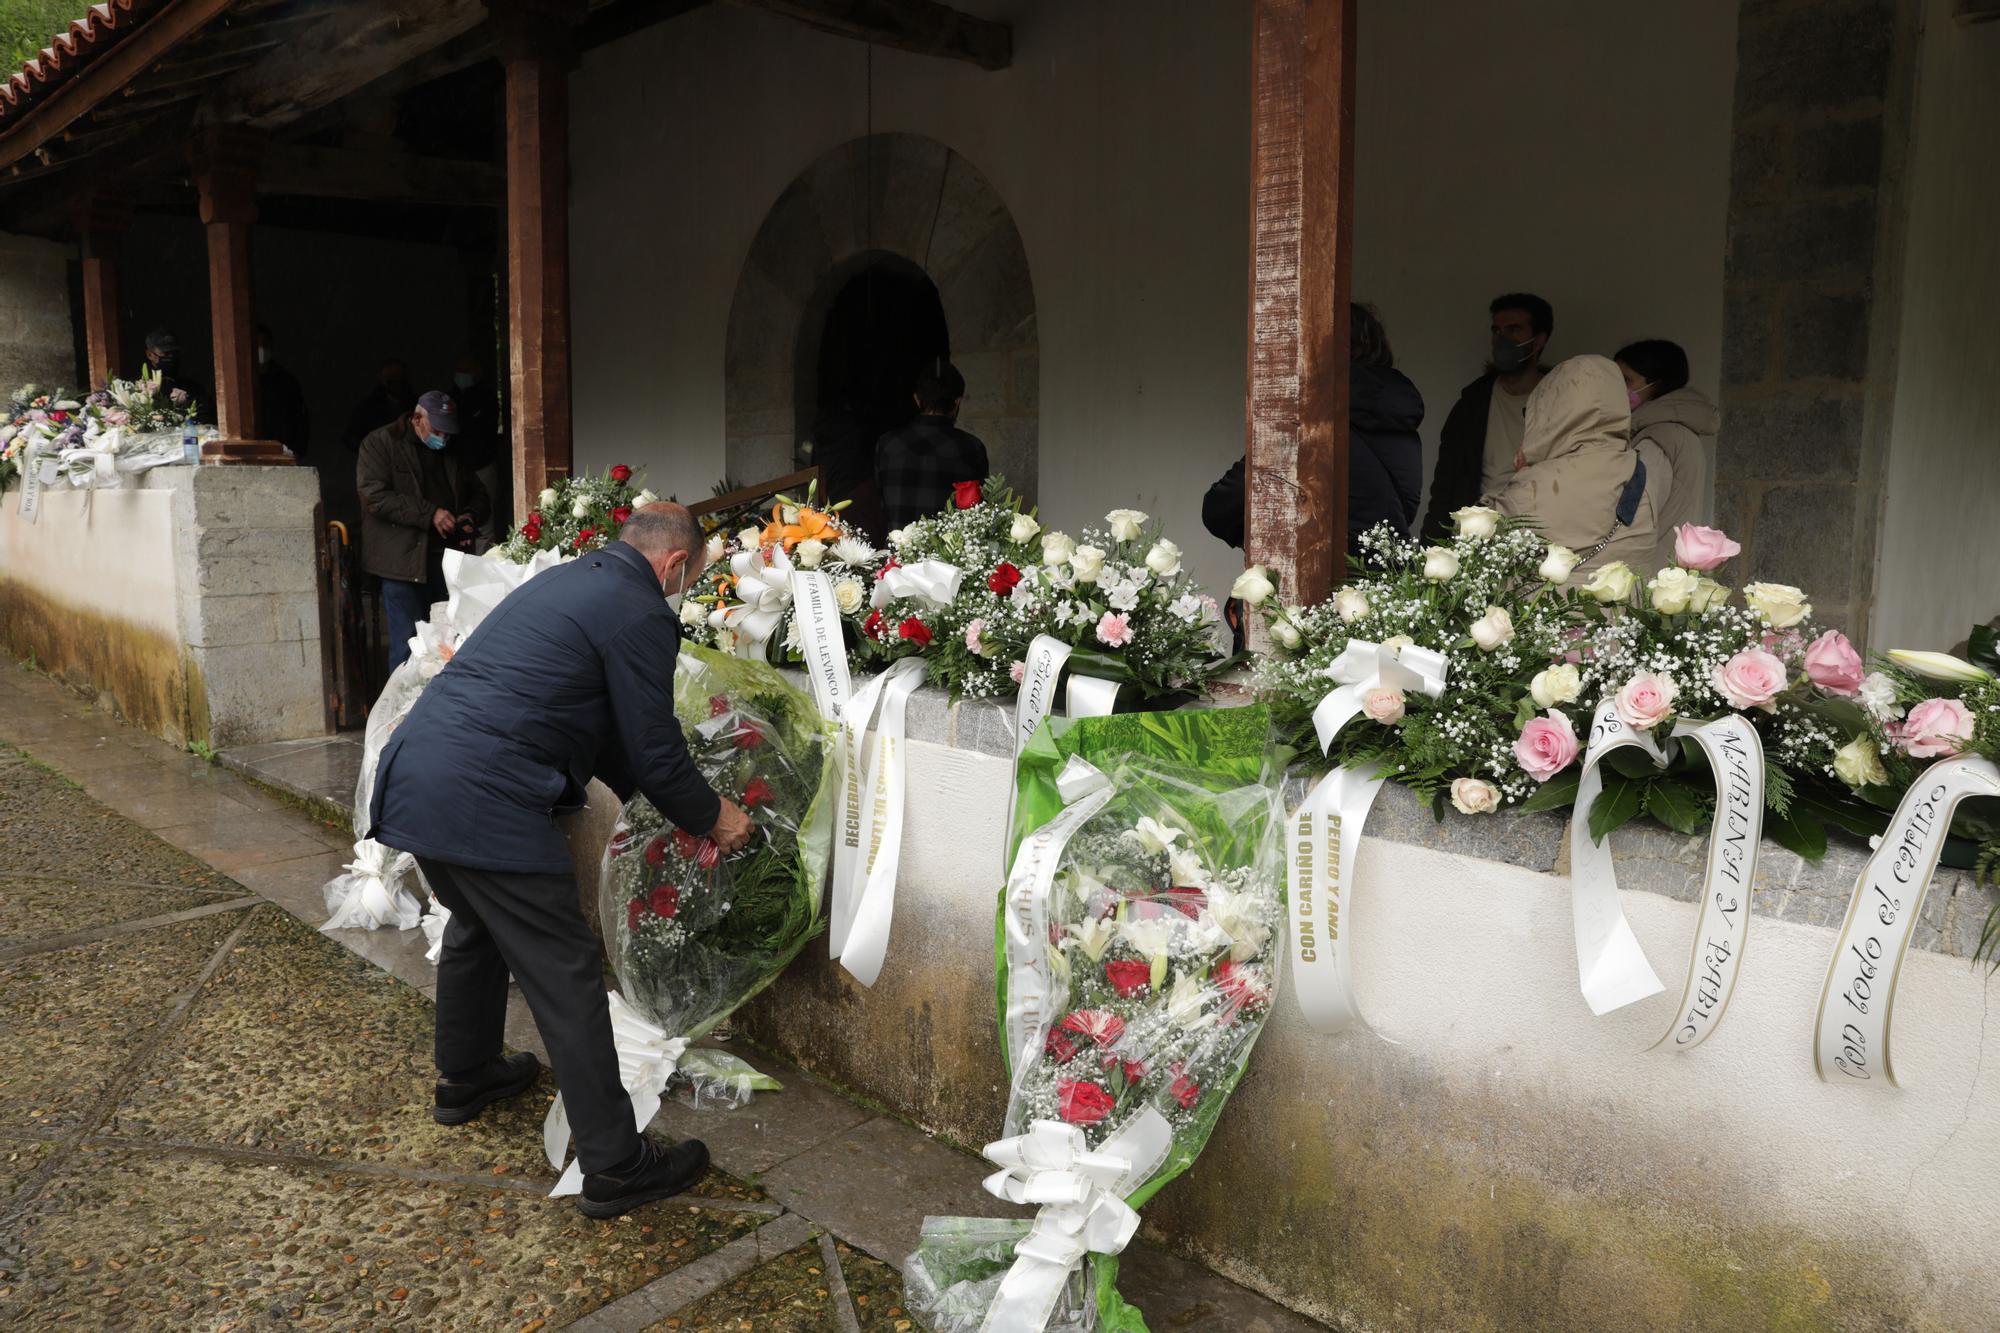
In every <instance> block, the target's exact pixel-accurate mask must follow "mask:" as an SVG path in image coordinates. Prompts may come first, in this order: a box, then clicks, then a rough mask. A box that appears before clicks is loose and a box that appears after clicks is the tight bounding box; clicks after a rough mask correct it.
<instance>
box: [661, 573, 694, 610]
mask: <svg viewBox="0 0 2000 1333" xmlns="http://www.w3.org/2000/svg"><path fill="white" fill-rule="evenodd" d="M690 563H692V562H690ZM681 569H682V571H683V576H682V583H681V590H680V591H679V592H669V593H667V605H668V606H669V607H671V608H673V612H674V614H675V615H679V614H680V613H681V598H683V597H685V596H687V581H686V575H685V571H686V569H687V565H682V566H681ZM660 591H662V592H666V585H665V584H661V585H660Z"/></svg>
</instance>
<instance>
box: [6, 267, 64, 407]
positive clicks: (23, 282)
mask: <svg viewBox="0 0 2000 1333" xmlns="http://www.w3.org/2000/svg"><path fill="white" fill-rule="evenodd" d="M69 258H70V248H69V247H68V246H63V245H58V244H56V243H55V242H54V241H43V240H37V239H35V238H33V237H29V236H10V235H6V234H4V233H0V396H4V395H5V394H9V393H12V392H13V391H14V390H15V389H18V388H19V387H21V386H22V385H23V384H36V385H40V386H41V387H42V388H44V389H53V388H56V387H58V386H60V387H64V388H74V387H75V386H76V383H77V380H78V376H77V366H76V338H75V334H74V331H73V330H72V328H71V325H70V310H69Z"/></svg>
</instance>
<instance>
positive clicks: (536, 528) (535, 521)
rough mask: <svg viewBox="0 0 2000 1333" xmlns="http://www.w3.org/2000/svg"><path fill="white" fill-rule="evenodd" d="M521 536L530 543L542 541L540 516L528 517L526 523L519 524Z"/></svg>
mask: <svg viewBox="0 0 2000 1333" xmlns="http://www.w3.org/2000/svg"><path fill="white" fill-rule="evenodd" d="M521 535H522V536H523V537H526V538H527V539H528V540H529V541H531V542H538V541H540V540H541V539H542V516H541V515H540V514H530V515H528V518H527V521H526V522H525V523H523V524H521Z"/></svg>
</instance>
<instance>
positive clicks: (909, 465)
mask: <svg viewBox="0 0 2000 1333" xmlns="http://www.w3.org/2000/svg"><path fill="white" fill-rule="evenodd" d="M915 397H916V400H917V415H916V416H915V417H913V418H911V420H910V424H909V425H907V426H899V427H897V428H896V429H895V430H892V431H890V432H889V433H888V434H887V435H884V436H883V437H882V438H881V439H880V440H877V441H876V442H875V481H876V483H877V484H878V485H879V486H880V487H881V491H882V518H883V521H884V522H885V523H887V524H888V529H889V531H891V532H893V531H895V530H896V529H897V528H900V527H903V526H905V525H907V524H909V523H911V522H912V521H914V520H916V519H920V518H922V517H924V516H925V515H926V514H935V513H936V512H937V511H938V510H940V509H943V508H945V507H946V506H947V505H949V504H950V503H951V488H952V485H953V483H955V482H961V481H984V480H986V445H985V444H984V443H983V442H982V441H981V440H980V438H979V437H978V436H977V435H974V434H972V433H971V432H969V431H962V430H960V429H959V428H958V410H959V409H960V408H961V407H964V406H965V376H963V375H961V374H959V373H958V367H957V366H954V365H953V364H951V362H949V361H943V360H940V361H939V362H938V363H937V364H936V365H935V366H933V367H932V368H931V369H929V370H927V371H925V372H924V373H923V375H922V376H921V377H920V378H919V379H918V380H917V388H916V394H915Z"/></svg>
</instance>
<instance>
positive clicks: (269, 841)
mask: <svg viewBox="0 0 2000 1333" xmlns="http://www.w3.org/2000/svg"><path fill="white" fill-rule="evenodd" d="M154 832H156V833H158V834H159V835H160V837H161V838H162V839H163V840H165V841H166V842H168V843H171V844H172V845H173V846H175V847H178V848H180V849H181V850H182V851H185V852H187V853H188V854H189V855H191V856H195V857H198V858H200V859H201V860H203V861H206V862H207V863H208V864H210V865H212V866H214V867H215V868H216V869H218V870H221V871H224V872H228V871H234V870H241V869H243V868H245V867H247V866H254V865H264V864H267V863H269V862H272V861H291V860H296V859H298V858H299V857H301V856H310V855H312V854H313V853H315V852H324V851H338V850H340V847H341V843H340V842H337V841H334V840H333V837H334V835H333V834H332V833H331V832H330V831H329V826H327V825H324V824H320V823H319V822H318V821H316V820H313V819H310V818H309V817H307V816H305V815H302V814H298V813H296V812H294V811H290V810H265V811H245V812H244V813H242V814H232V815H217V816H211V817H209V818H206V819H196V820H193V821H191V822H189V823H186V824H172V825H169V826H167V827H165V828H160V829H155V830H154ZM343 836H344V835H343Z"/></svg>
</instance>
